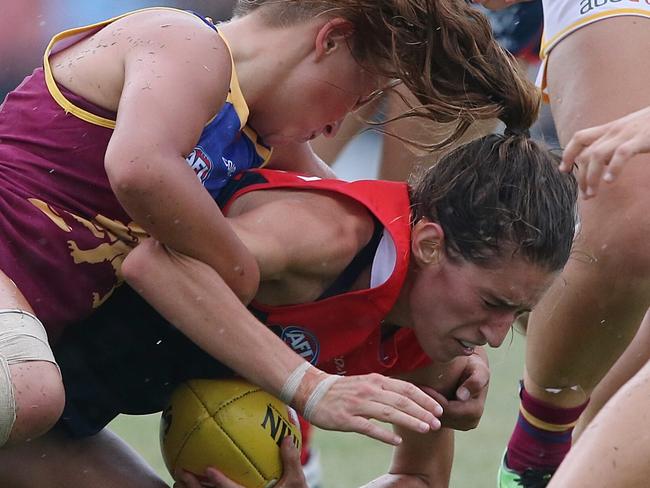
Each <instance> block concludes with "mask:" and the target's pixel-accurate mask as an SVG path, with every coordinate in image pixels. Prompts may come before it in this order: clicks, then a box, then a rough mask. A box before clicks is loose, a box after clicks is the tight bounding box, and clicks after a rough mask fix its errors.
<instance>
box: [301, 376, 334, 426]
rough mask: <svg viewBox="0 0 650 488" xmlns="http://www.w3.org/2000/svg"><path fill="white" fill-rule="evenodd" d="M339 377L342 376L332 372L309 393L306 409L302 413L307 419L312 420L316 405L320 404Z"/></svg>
mask: <svg viewBox="0 0 650 488" xmlns="http://www.w3.org/2000/svg"><path fill="white" fill-rule="evenodd" d="M339 378H340V376H338V375H335V374H332V375H329V376H328V377H327V378H325V379H324V380H323V381H321V382H320V383H318V384H317V385H316V388H314V390H313V391H312V392H311V395H309V398H308V399H307V403H305V411H304V412H303V413H302V416H303V417H305V419H307V420H308V421H310V422H311V416H312V413H314V410H315V409H316V405H318V402H320V401H321V400H322V399H323V397H324V396H325V393H327V390H329V389H330V388H331V386H332V385H333V384H334V382H336V381H337V380H338V379H339Z"/></svg>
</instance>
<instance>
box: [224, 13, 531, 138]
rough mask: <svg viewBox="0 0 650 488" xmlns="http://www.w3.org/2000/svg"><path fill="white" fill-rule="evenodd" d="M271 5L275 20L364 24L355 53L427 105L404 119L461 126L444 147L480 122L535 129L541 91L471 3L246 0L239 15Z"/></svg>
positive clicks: (413, 108)
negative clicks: (315, 19)
mask: <svg viewBox="0 0 650 488" xmlns="http://www.w3.org/2000/svg"><path fill="white" fill-rule="evenodd" d="M260 7H264V9H265V11H264V12H261V13H264V14H265V19H266V20H267V22H269V24H271V25H279V26H281V25H290V24H292V23H295V22H300V21H305V20H307V19H311V18H313V17H314V16H317V15H328V16H330V17H342V18H345V19H347V20H349V21H350V22H351V23H352V24H353V25H354V26H355V28H356V35H355V36H354V39H353V40H352V46H351V47H352V51H353V54H354V55H355V57H356V58H357V59H358V60H359V62H360V63H361V64H362V65H363V66H364V67H366V68H367V69H369V70H370V71H372V72H375V73H377V74H380V75H382V76H386V77H388V78H394V79H400V80H402V82H403V83H404V85H405V86H406V88H408V90H409V91H410V92H411V93H413V94H414V95H415V97H416V98H417V100H418V102H419V105H413V104H409V106H410V110H408V111H406V112H405V113H404V114H403V115H401V116H400V117H411V116H417V117H423V118H426V119H429V120H431V121H433V122H436V123H455V124H456V126H455V130H453V131H452V133H451V135H450V136H449V137H448V138H447V139H445V140H444V141H443V142H441V143H438V144H435V143H434V144H421V146H422V147H425V148H429V149H436V148H439V147H444V146H447V145H448V144H449V143H451V142H453V141H455V140H456V139H458V138H459V137H460V136H461V135H462V134H463V133H464V132H465V131H466V130H467V128H468V127H469V126H470V125H471V124H472V122H473V121H475V120H484V119H491V118H499V119H501V120H502V121H503V122H504V123H505V124H506V126H508V127H511V128H513V129H525V128H528V127H530V125H532V123H533V122H534V121H535V119H536V118H537V112H538V110H539V103H540V95H539V92H538V90H537V89H536V88H535V87H534V85H533V84H532V83H531V82H530V81H529V80H528V79H527V77H526V75H525V73H523V72H522V71H521V70H520V69H519V67H518V66H517V63H516V62H515V60H514V58H513V57H512V56H511V55H510V54H509V53H507V51H505V49H503V48H502V47H501V46H500V45H499V44H498V43H497V42H496V40H495V39H494V36H493V35H492V29H491V27H490V24H489V22H488V21H487V19H486V17H485V16H484V15H483V14H482V13H481V12H479V11H478V10H477V9H476V8H474V7H472V6H470V5H468V4H467V2H466V1H465V0H239V1H238V2H237V5H236V7H235V15H245V14H247V13H249V12H252V11H253V10H256V9H258V8H260Z"/></svg>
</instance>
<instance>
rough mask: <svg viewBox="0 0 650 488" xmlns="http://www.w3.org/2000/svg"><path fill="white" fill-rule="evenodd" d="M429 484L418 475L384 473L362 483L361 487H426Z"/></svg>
mask: <svg viewBox="0 0 650 488" xmlns="http://www.w3.org/2000/svg"><path fill="white" fill-rule="evenodd" d="M429 486H430V485H429V484H428V483H427V482H426V481H425V480H424V479H422V478H420V477H419V476H415V475H408V474H385V475H383V476H380V477H379V478H377V479H375V480H372V481H371V482H370V483H367V484H365V485H363V487H362V488H428V487H429Z"/></svg>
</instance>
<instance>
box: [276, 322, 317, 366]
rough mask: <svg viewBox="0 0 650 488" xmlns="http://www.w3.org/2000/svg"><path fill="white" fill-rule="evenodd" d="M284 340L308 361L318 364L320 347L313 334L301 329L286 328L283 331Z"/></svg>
mask: <svg viewBox="0 0 650 488" xmlns="http://www.w3.org/2000/svg"><path fill="white" fill-rule="evenodd" d="M282 340H283V341H284V342H285V343H286V344H287V345H288V346H289V347H290V348H291V349H293V350H294V351H295V352H296V353H297V354H299V355H300V356H302V357H303V358H305V360H306V361H309V362H310V363H311V364H314V365H315V364H317V363H318V353H319V352H320V345H319V344H318V340H317V339H316V337H315V336H314V334H312V333H311V332H309V331H306V330H305V329H302V328H300V327H295V326H291V327H286V328H285V329H283V330H282Z"/></svg>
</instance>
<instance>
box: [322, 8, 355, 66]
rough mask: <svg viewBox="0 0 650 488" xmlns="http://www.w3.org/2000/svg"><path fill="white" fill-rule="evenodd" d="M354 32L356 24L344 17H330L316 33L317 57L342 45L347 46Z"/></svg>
mask: <svg viewBox="0 0 650 488" xmlns="http://www.w3.org/2000/svg"><path fill="white" fill-rule="evenodd" d="M353 33H354V26H353V25H352V22H350V21H349V20H345V19H342V18H339V17H337V18H334V19H329V20H328V21H327V22H326V23H325V24H323V25H322V26H321V27H320V29H319V30H318V33H317V34H316V57H317V58H319V59H320V58H322V57H324V56H326V55H328V54H330V53H332V52H334V51H336V50H337V49H339V48H341V47H347V42H348V39H349V38H350V37H351V36H352V34H353Z"/></svg>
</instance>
